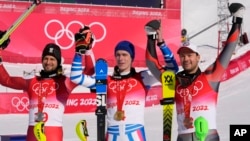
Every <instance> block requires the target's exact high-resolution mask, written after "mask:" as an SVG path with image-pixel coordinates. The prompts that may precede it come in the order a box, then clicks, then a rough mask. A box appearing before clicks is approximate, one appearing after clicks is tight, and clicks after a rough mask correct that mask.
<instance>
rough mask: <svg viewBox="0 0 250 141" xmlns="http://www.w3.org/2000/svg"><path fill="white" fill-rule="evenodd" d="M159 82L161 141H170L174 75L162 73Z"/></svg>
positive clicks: (171, 72)
mask: <svg viewBox="0 0 250 141" xmlns="http://www.w3.org/2000/svg"><path fill="white" fill-rule="evenodd" d="M161 80H162V99H161V100H160V103H161V105H162V106H163V141H171V137H172V119H173V110H174V95H175V83H176V80H175V73H174V72H173V71H171V70H167V71H164V72H163V73H162V76H161Z"/></svg>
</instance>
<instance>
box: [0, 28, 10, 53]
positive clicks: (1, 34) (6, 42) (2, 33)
mask: <svg viewBox="0 0 250 141" xmlns="http://www.w3.org/2000/svg"><path fill="white" fill-rule="evenodd" d="M5 33H6V31H1V30H0V38H2V37H3V35H4V34H5ZM9 43H10V38H8V39H6V40H5V41H4V42H3V43H2V44H1V45H0V48H2V50H4V49H5V48H7V46H8V45H9Z"/></svg>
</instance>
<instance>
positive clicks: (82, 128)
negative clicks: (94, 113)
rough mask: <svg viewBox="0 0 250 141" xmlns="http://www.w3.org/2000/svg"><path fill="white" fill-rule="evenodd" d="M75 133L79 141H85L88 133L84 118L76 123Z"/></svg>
mask: <svg viewBox="0 0 250 141" xmlns="http://www.w3.org/2000/svg"><path fill="white" fill-rule="evenodd" d="M76 134H77V136H78V137H79V139H80V141H87V137H88V136H89V134H88V129H87V121H86V120H80V121H79V122H78V123H77V124H76Z"/></svg>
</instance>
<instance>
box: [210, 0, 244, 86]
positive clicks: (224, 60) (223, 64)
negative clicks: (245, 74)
mask: <svg viewBox="0 0 250 141" xmlns="http://www.w3.org/2000/svg"><path fill="white" fill-rule="evenodd" d="M229 10H230V12H231V14H232V16H233V17H232V27H231V30H230V32H229V34H228V38H227V41H226V44H225V46H224V48H223V50H222V51H221V53H220V54H219V56H218V58H217V59H216V61H215V62H214V63H213V64H212V65H210V66H209V67H208V68H207V69H206V70H205V74H206V77H207V78H208V80H209V82H210V85H211V86H212V87H214V89H216V87H217V86H216V85H215V84H216V83H219V81H220V79H221V76H222V75H223V73H224V72H225V70H226V69H227V67H228V64H229V62H230V59H231V57H232V54H233V52H234V50H235V48H236V46H237V44H238V40H239V39H238V38H239V35H240V30H241V24H242V21H243V14H244V10H245V8H244V6H243V5H242V4H239V3H232V4H231V5H230V6H229Z"/></svg>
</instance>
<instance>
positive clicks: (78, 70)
mask: <svg viewBox="0 0 250 141" xmlns="http://www.w3.org/2000/svg"><path fill="white" fill-rule="evenodd" d="M75 41H76V49H75V55H74V58H73V62H72V65H71V73H70V79H71V81H72V82H74V83H75V84H77V85H82V86H85V87H88V88H93V87H94V86H95V78H94V77H93V75H94V74H95V72H94V70H95V69H94V66H95V57H94V54H93V51H92V43H93V41H94V38H93V36H92V33H91V31H90V29H89V27H88V26H85V27H84V28H81V29H80V30H79V32H78V33H76V34H75ZM83 57H84V58H85V59H84V60H83V59H82V58H83ZM83 62H85V67H84V66H83V64H82V63H83Z"/></svg>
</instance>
